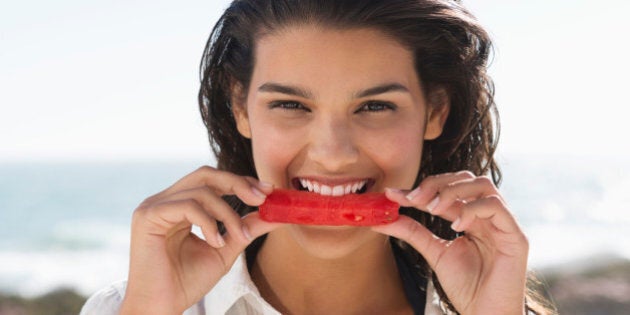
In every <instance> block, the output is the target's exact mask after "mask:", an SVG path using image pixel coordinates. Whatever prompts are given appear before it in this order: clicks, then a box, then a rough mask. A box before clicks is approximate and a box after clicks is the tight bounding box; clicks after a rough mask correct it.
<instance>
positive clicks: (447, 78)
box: [199, 0, 501, 311]
mask: <svg viewBox="0 0 630 315" xmlns="http://www.w3.org/2000/svg"><path fill="white" fill-rule="evenodd" d="M303 25H316V26H322V27H325V28H330V29H337V30H348V29H365V28H367V29H375V30H378V31H380V32H382V33H384V34H386V35H387V36H389V37H391V38H393V39H394V40H396V41H398V42H399V43H400V44H401V45H403V46H404V47H406V48H407V49H409V50H410V51H411V52H412V53H413V58H414V65H415V70H416V73H417V74H418V77H419V78H420V82H421V85H422V90H423V91H424V92H425V94H426V95H425V96H426V97H428V98H429V99H431V98H432V97H439V95H438V94H437V92H438V91H445V92H446V94H447V95H446V96H447V98H448V101H449V103H450V112H449V115H448V118H447V121H446V123H445V126H444V129H443V132H442V134H441V135H440V136H439V137H438V138H436V139H434V140H429V141H425V142H424V145H423V154H422V161H420V170H419V173H418V174H417V177H416V182H415V185H414V187H415V186H417V185H418V184H419V183H420V182H421V181H422V179H423V178H425V177H427V176H430V175H433V174H440V173H446V172H457V171H462V170H467V171H470V172H472V173H474V174H475V175H488V176H490V177H491V178H492V180H493V181H494V183H495V184H496V185H499V183H500V181H501V171H500V169H499V167H498V165H497V163H496V162H495V159H494V153H495V149H496V146H497V141H498V136H499V120H498V112H497V110H496V106H495V102H494V86H493V82H492V80H491V78H490V77H489V76H488V74H487V72H486V71H487V66H488V62H489V57H490V55H491V52H492V43H491V40H490V38H489V36H488V34H487V32H486V31H485V30H484V29H483V28H482V27H481V26H480V25H479V23H478V22H477V20H476V19H475V17H474V16H473V15H472V14H471V13H470V12H469V11H467V10H466V9H465V8H464V7H463V6H462V5H461V3H460V2H459V1H448V0H439V1H438V0H235V1H233V2H232V3H231V5H230V6H229V7H228V8H227V9H226V10H225V12H224V14H223V15H222V16H221V18H220V19H219V21H218V22H217V24H216V25H215V27H214V29H213V30H212V33H211V35H210V38H209V40H208V42H207V45H206V47H205V50H204V53H203V58H202V61H201V69H200V76H201V87H200V90H199V108H200V111H201V115H202V118H203V121H204V124H205V126H206V128H207V130H208V135H209V139H210V145H211V148H212V150H213V152H214V154H215V156H216V159H217V168H219V169H222V170H227V171H230V172H233V173H236V174H239V175H247V176H252V177H257V175H256V169H255V166H254V161H253V156H252V147H251V141H250V140H249V139H247V138H245V137H243V136H242V135H240V133H239V132H238V130H237V128H236V122H235V119H234V117H233V113H232V101H233V100H243V99H244V98H245V95H246V93H247V90H248V89H249V85H250V80H251V76H252V72H253V68H254V64H255V48H256V42H257V40H259V39H260V38H261V37H263V36H266V35H268V34H273V33H274V32H277V31H280V30H282V29H286V28H288V27H294V26H303ZM235 86H239V87H241V89H235V88H234V87H235ZM234 91H240V92H241V93H240V95H233V93H234ZM226 200H228V202H229V203H230V204H231V205H232V206H233V207H234V208H235V209H236V210H237V211H238V212H239V214H241V215H245V214H246V213H248V212H251V211H255V210H256V209H255V208H254V207H249V206H247V205H245V204H243V203H242V202H240V200H238V199H237V198H234V197H227V198H226ZM401 213H403V214H405V215H408V216H410V217H412V218H413V219H415V220H417V221H419V222H421V223H422V224H424V225H425V226H427V227H428V228H429V229H430V230H431V231H432V232H433V233H435V234H436V235H437V236H439V237H441V238H444V239H454V238H456V237H458V236H459V235H458V234H457V233H456V232H454V231H453V230H452V229H451V228H450V223H449V222H447V221H446V220H443V219H441V218H439V217H434V216H431V215H429V214H428V213H425V212H422V211H417V210H412V209H405V208H402V209H401ZM263 240H264V239H263V238H261V239H259V240H257V241H255V242H253V243H252V244H251V245H250V247H249V248H248V250H246V253H248V252H249V253H251V252H255V251H256V250H257V247H259V246H260V244H261V242H262V241H263ZM398 244H399V246H401V248H403V249H404V250H405V253H406V254H407V256H408V257H411V258H410V259H411V260H412V261H413V264H414V265H415V267H416V269H417V270H416V271H417V272H418V273H420V274H421V275H423V276H425V277H431V278H432V280H433V283H434V285H435V287H436V290H437V292H438V294H439V295H440V297H441V299H442V300H443V301H444V303H445V307H447V308H449V309H451V310H453V311H454V309H453V307H452V305H451V303H450V302H449V300H448V297H447V296H446V294H445V293H444V291H443V290H442V288H441V286H440V282H439V279H437V277H436V276H435V274H434V273H433V272H432V271H431V270H430V268H429V267H428V264H427V263H426V261H425V260H424V259H423V258H422V256H421V255H420V254H419V253H418V252H416V251H415V250H414V249H413V248H412V247H411V246H408V245H406V244H404V243H403V242H400V241H399V242H398Z"/></svg>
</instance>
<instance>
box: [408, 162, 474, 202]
mask: <svg viewBox="0 0 630 315" xmlns="http://www.w3.org/2000/svg"><path fill="white" fill-rule="evenodd" d="M472 178H475V175H474V174H473V173H471V172H469V171H461V172H457V173H445V174H439V175H434V176H429V177H427V178H425V179H424V180H423V181H422V182H421V183H420V185H419V186H418V187H416V188H415V189H414V190H412V191H411V192H409V194H407V195H406V198H407V199H408V200H409V201H411V203H412V204H413V207H415V208H418V209H423V210H429V208H431V209H433V206H434V205H435V203H434V200H435V197H436V196H437V194H438V193H439V191H440V189H442V187H444V186H446V185H448V184H450V183H453V182H457V181H460V180H465V179H472ZM432 202H433V203H432Z"/></svg>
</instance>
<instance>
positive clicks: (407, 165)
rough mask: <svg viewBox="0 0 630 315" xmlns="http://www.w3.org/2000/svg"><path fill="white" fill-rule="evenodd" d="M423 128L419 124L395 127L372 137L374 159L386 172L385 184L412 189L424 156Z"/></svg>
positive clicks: (371, 145) (371, 144)
mask: <svg viewBox="0 0 630 315" xmlns="http://www.w3.org/2000/svg"><path fill="white" fill-rule="evenodd" d="M422 138H423V134H422V129H421V128H420V127H418V126H409V127H407V128H405V127H404V126H401V128H395V129H393V130H390V131H389V132H387V133H384V134H381V135H380V136H379V137H371V139H372V141H371V143H370V147H371V148H372V149H371V150H370V151H371V152H372V154H371V155H372V160H374V162H375V163H376V164H378V166H379V167H380V168H381V169H382V170H383V172H384V173H385V179H386V181H385V183H384V184H385V185H386V186H389V187H395V188H400V189H410V188H412V187H411V186H412V185H413V183H414V181H415V179H416V176H417V174H418V171H419V170H420V160H421V157H422V144H423V139H422Z"/></svg>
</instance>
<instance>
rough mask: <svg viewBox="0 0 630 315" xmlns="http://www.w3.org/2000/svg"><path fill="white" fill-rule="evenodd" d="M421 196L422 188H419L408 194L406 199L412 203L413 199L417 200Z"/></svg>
mask: <svg viewBox="0 0 630 315" xmlns="http://www.w3.org/2000/svg"><path fill="white" fill-rule="evenodd" d="M419 194H420V187H417V188H416V189H414V190H412V191H411V192H410V193H408V194H407V196H405V198H407V200H409V201H411V200H413V198H415V197H416V196H418V195H419Z"/></svg>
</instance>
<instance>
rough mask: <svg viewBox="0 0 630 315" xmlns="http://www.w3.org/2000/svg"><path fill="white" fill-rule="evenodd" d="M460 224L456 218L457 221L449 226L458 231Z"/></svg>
mask: <svg viewBox="0 0 630 315" xmlns="http://www.w3.org/2000/svg"><path fill="white" fill-rule="evenodd" d="M460 223H461V220H460V219H459V218H457V220H455V221H453V223H452V224H451V229H453V230H454V231H459V230H458V229H459V224H460Z"/></svg>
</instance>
